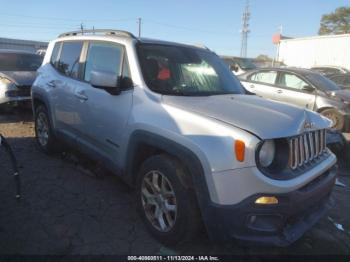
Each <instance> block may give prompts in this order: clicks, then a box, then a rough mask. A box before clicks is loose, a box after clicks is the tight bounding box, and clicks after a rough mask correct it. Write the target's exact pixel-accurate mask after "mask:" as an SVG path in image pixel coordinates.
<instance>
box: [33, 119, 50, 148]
mask: <svg viewBox="0 0 350 262" xmlns="http://www.w3.org/2000/svg"><path fill="white" fill-rule="evenodd" d="M36 134H37V138H38V141H39V143H40V145H41V146H43V147H45V146H46V145H47V143H48V141H49V123H48V120H47V117H46V115H45V114H44V113H42V112H40V113H39V114H38V116H37V118H36Z"/></svg>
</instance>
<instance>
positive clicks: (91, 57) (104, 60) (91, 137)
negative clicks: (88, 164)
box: [76, 41, 133, 164]
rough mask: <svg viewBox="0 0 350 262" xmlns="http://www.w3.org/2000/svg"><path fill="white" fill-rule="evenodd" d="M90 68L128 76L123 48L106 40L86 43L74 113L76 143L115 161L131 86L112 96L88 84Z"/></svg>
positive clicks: (130, 96) (130, 103)
mask: <svg viewBox="0 0 350 262" xmlns="http://www.w3.org/2000/svg"><path fill="white" fill-rule="evenodd" d="M93 70H98V71H106V72H113V73H115V74H117V75H118V76H128V77H130V74H129V66H128V61H127V56H126V52H125V49H124V47H123V46H121V45H118V44H115V43H110V42H102V41H101V42H100V41H92V42H90V43H89V44H88V48H87V54H86V62H85V70H84V74H83V81H82V82H80V85H79V87H78V89H77V90H76V98H77V100H78V105H79V110H78V115H79V118H80V119H82V121H83V125H82V126H81V130H80V136H79V137H78V142H79V144H80V145H81V146H83V147H85V148H88V149H90V150H91V151H92V152H95V153H97V154H98V155H101V156H103V157H104V159H109V160H110V161H112V162H113V163H114V164H116V162H117V160H118V154H119V148H120V145H121V140H122V136H123V133H124V130H125V127H126V125H127V121H128V117H129V113H130V110H131V107H132V98H133V89H129V90H122V92H121V93H120V94H119V95H112V94H110V93H108V92H107V91H106V90H104V89H101V88H96V87H93V86H92V85H91V84H90V73H91V71H93ZM116 84H117V83H116Z"/></svg>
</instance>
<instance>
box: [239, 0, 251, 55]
mask: <svg viewBox="0 0 350 262" xmlns="http://www.w3.org/2000/svg"><path fill="white" fill-rule="evenodd" d="M249 19H250V11H249V0H247V1H246V6H245V9H244V12H243V16H242V30H241V36H242V40H241V57H247V47H248V34H249V33H250V30H249Z"/></svg>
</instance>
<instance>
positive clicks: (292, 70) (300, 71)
mask: <svg viewBox="0 0 350 262" xmlns="http://www.w3.org/2000/svg"><path fill="white" fill-rule="evenodd" d="M253 71H284V72H290V73H297V74H301V75H305V74H317V73H315V71H312V70H310V69H306V68H299V67H263V68H258V69H255V70H253ZM249 72H250V73H251V72H252V71H249Z"/></svg>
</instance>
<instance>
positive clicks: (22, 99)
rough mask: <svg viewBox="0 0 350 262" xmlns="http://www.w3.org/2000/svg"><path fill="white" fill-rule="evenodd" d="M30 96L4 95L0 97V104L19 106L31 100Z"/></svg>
mask: <svg viewBox="0 0 350 262" xmlns="http://www.w3.org/2000/svg"><path fill="white" fill-rule="evenodd" d="M31 99H32V98H31V97H30V96H18V97H2V98H0V105H10V106H17V105H19V104H23V103H26V102H30V101H31Z"/></svg>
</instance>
